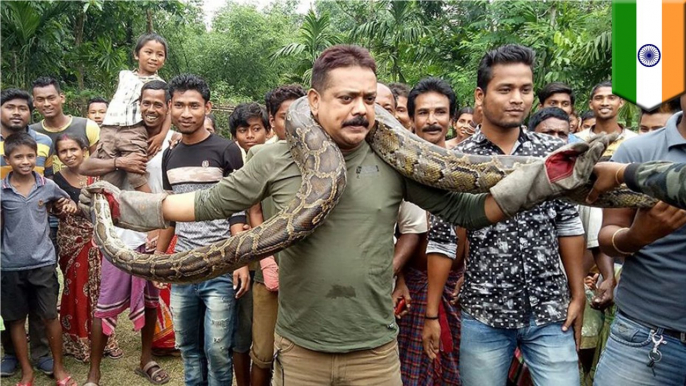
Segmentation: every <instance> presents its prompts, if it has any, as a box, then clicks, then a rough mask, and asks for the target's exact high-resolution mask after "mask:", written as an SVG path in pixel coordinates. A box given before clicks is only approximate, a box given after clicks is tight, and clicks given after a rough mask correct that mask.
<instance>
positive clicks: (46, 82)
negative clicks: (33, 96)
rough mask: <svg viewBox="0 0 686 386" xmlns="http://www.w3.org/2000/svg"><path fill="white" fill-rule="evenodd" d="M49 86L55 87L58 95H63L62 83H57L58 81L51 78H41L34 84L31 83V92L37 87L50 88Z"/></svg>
mask: <svg viewBox="0 0 686 386" xmlns="http://www.w3.org/2000/svg"><path fill="white" fill-rule="evenodd" d="M48 86H54V87H55V90H57V93H58V94H61V93H62V89H61V88H60V82H58V81H57V79H55V78H52V77H49V76H41V77H39V78H38V79H36V80H34V81H33V83H31V90H33V89H34V88H37V87H48Z"/></svg>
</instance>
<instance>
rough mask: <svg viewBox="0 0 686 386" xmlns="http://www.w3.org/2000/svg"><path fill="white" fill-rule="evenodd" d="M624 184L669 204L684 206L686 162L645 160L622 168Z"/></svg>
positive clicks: (685, 203) (685, 201) (685, 204)
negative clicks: (645, 161) (673, 162)
mask: <svg viewBox="0 0 686 386" xmlns="http://www.w3.org/2000/svg"><path fill="white" fill-rule="evenodd" d="M623 179H624V181H625V182H626V185H627V186H628V187H629V188H631V189H633V190H635V191H638V192H642V193H645V194H648V195H651V196H653V197H655V198H658V199H660V200H662V201H664V202H666V203H668V204H670V205H674V206H678V207H680V208H682V209H684V208H686V185H684V183H683V181H685V180H686V163H679V164H672V163H670V162H660V161H655V162H647V163H643V164H631V165H629V166H627V167H626V169H624V173H623Z"/></svg>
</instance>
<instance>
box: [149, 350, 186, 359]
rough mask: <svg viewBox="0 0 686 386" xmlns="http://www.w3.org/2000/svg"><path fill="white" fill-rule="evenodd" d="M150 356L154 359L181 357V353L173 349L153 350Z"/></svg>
mask: <svg viewBox="0 0 686 386" xmlns="http://www.w3.org/2000/svg"><path fill="white" fill-rule="evenodd" d="M152 355H153V356H156V357H177V358H180V357H181V351H179V350H177V349H175V348H153V349H152Z"/></svg>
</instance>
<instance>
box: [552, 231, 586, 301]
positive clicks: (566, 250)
mask: <svg viewBox="0 0 686 386" xmlns="http://www.w3.org/2000/svg"><path fill="white" fill-rule="evenodd" d="M558 242H559V244H560V258H561V259H562V265H563V266H564V268H565V272H566V273H567V280H568V281H569V290H570V292H571V293H572V298H578V297H584V296H585V294H584V275H585V274H586V273H585V272H584V267H583V256H584V250H585V249H586V242H585V240H584V237H583V236H568V237H559V238H558Z"/></svg>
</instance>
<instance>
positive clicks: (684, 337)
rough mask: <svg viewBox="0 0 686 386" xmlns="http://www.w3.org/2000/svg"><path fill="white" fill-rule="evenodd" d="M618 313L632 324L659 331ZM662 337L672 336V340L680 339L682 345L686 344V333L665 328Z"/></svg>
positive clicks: (619, 312)
mask: <svg viewBox="0 0 686 386" xmlns="http://www.w3.org/2000/svg"><path fill="white" fill-rule="evenodd" d="M617 313H618V314H621V315H622V317H625V318H627V319H629V320H631V321H632V322H635V323H638V324H640V325H641V326H643V327H646V328H650V329H652V330H657V329H658V328H659V327H656V326H651V325H650V324H647V323H646V322H642V321H640V320H637V319H635V318H632V317H631V316H629V315H627V314H626V313H624V312H622V311H619V310H617ZM662 335H667V336H671V337H672V338H676V339H678V340H679V341H680V342H681V343H683V344H686V332H682V331H677V330H669V329H666V328H664V329H662Z"/></svg>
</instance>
